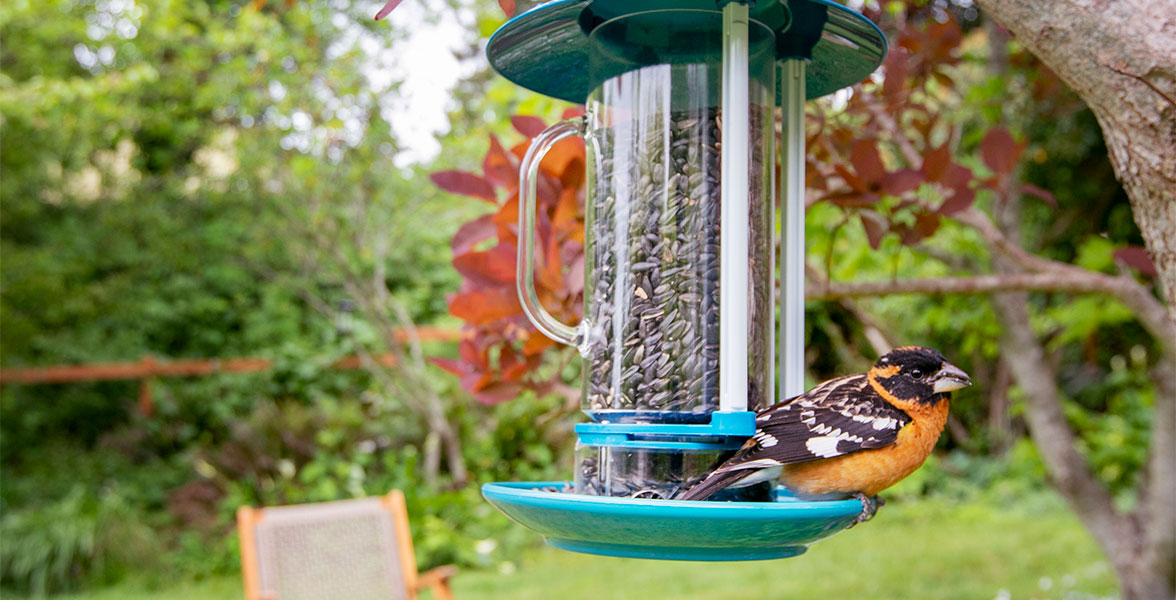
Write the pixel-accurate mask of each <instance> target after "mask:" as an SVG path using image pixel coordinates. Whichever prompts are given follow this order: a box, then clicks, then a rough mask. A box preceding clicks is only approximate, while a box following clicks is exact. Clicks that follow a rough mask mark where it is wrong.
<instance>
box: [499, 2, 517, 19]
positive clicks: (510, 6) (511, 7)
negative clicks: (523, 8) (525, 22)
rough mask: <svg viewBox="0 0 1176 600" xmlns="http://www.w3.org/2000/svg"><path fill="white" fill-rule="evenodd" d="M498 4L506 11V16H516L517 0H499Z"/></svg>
mask: <svg viewBox="0 0 1176 600" xmlns="http://www.w3.org/2000/svg"><path fill="white" fill-rule="evenodd" d="M498 6H499V7H501V8H502V12H504V13H506V16H508V17H513V16H514V11H515V0H498Z"/></svg>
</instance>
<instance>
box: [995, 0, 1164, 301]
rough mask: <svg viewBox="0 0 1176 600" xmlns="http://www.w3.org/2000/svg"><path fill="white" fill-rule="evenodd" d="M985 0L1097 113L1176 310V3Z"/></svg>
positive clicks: (1149, 0) (1160, 0) (1150, 0)
mask: <svg viewBox="0 0 1176 600" xmlns="http://www.w3.org/2000/svg"><path fill="white" fill-rule="evenodd" d="M980 5H981V6H982V7H983V8H984V10H985V11H986V12H987V14H988V15H989V16H991V17H992V18H994V19H996V20H997V21H998V22H1000V24H1001V25H1003V26H1004V27H1005V28H1006V29H1008V30H1009V31H1010V32H1012V34H1013V36H1015V37H1016V38H1017V40H1018V41H1020V42H1021V43H1022V44H1024V45H1025V46H1026V47H1027V48H1028V49H1029V50H1030V51H1031V52H1033V54H1034V55H1035V56H1037V57H1038V58H1040V59H1041V60H1042V61H1043V62H1044V63H1045V64H1046V65H1047V66H1049V68H1050V69H1053V71H1054V72H1055V73H1057V74H1058V76H1059V77H1061V78H1062V80H1064V81H1065V82H1066V83H1067V84H1068V85H1069V86H1070V87H1071V88H1072V89H1073V90H1074V91H1075V92H1077V93H1078V95H1079V96H1080V97H1081V98H1082V99H1083V100H1084V101H1085V102H1086V104H1087V105H1088V106H1090V108H1091V109H1092V110H1093V111H1094V114H1095V116H1096V117H1097V118H1098V121H1099V124H1100V125H1101V126H1102V130H1103V137H1104V138H1106V142H1107V148H1108V150H1109V151H1110V155H1111V162H1112V164H1113V165H1114V167H1115V173H1116V174H1117V175H1118V177H1119V181H1120V182H1122V184H1123V187H1124V188H1125V189H1126V190H1127V195H1128V196H1130V198H1131V208H1132V211H1133V213H1134V214H1135V222H1136V223H1137V224H1138V225H1139V229H1140V231H1142V232H1143V239H1144V240H1145V242H1146V243H1147V248H1148V252H1149V253H1150V254H1151V257H1152V260H1153V261H1155V263H1156V267H1157V268H1158V269H1159V271H1160V281H1161V284H1162V287H1163V292H1164V296H1165V298H1166V299H1167V301H1168V310H1169V312H1170V313H1171V314H1173V315H1176V2H1173V1H1172V0H1055V1H1053V2H1039V1H1036V0H980Z"/></svg>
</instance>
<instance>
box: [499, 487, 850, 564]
mask: <svg viewBox="0 0 1176 600" xmlns="http://www.w3.org/2000/svg"><path fill="white" fill-rule="evenodd" d="M569 488H570V486H569V484H567V483H564V482H517V483H488V484H486V485H483V486H482V495H483V496H484V497H485V498H486V500H488V501H489V502H490V504H493V505H494V507H495V508H497V509H498V510H500V511H502V512H503V513H505V514H506V516H508V517H510V518H511V519H513V520H514V521H516V522H517V523H519V524H521V525H522V526H524V527H526V528H527V529H530V530H531V531H534V532H535V533H538V534H539V535H541V536H543V538H544V539H545V540H547V543H548V544H550V545H552V546H555V547H556V548H562V549H564V550H572V551H574V552H584V553H587V554H601V555H605V556H622V557H627V558H651V559H661V560H699V561H732V560H765V559H774V558H789V557H793V556H797V555H799V554H802V553H803V552H804V551H805V550H806V549H807V548H808V544H811V543H813V542H815V541H818V540H821V539H824V538H826V537H828V536H830V535H833V534H834V533H837V532H838V531H841V530H842V529H844V528H846V527H848V526H849V525H850V524H851V523H853V521H854V519H855V518H857V516H858V514H860V513H861V510H862V505H861V503H860V502H858V501H857V500H838V501H821V502H805V501H802V500H797V499H796V498H794V497H792V496H791V495H790V494H789V493H788V492H787V490H785V489H783V488H777V490H776V494H775V499H774V501H772V502H681V501H672V500H671V501H665V500H642V499H630V498H613V497H608V496H588V495H584V494H575V493H567V492H566V491H544V490H568V489H569Z"/></svg>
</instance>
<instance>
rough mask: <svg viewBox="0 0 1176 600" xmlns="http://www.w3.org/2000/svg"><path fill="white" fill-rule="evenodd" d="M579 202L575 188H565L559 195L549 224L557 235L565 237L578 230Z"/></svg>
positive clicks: (580, 225) (579, 225)
mask: <svg viewBox="0 0 1176 600" xmlns="http://www.w3.org/2000/svg"><path fill="white" fill-rule="evenodd" d="M578 213H579V201H578V198H577V197H576V188H574V187H573V188H569V187H565V188H564V190H563V192H562V193H560V195H559V203H558V204H556V206H555V214H553V215H552V216H551V224H552V226H554V227H555V230H556V232H557V233H559V234H564V235H567V234H569V233H571V232H572V231H574V230H577V229H580V228H581V227H582V224H581V223H580V221H579V219H578V217H579V214H578Z"/></svg>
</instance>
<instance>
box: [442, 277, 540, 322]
mask: <svg viewBox="0 0 1176 600" xmlns="http://www.w3.org/2000/svg"><path fill="white" fill-rule="evenodd" d="M521 312H523V308H522V306H520V305H519V296H518V294H517V293H516V292H515V289H514V286H511V287H509V288H508V287H501V288H483V289H477V290H472V291H468V292H459V293H457V294H455V295H454V296H453V298H452V299H451V300H450V301H449V313H450V314H452V315H453V316H455V317H457V318H459V319H461V320H463V321H465V322H467V323H470V324H472V325H483V324H486V323H490V322H491V321H496V320H498V319H502V318H505V317H509V316H512V315H517V314H519V313H521Z"/></svg>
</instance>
